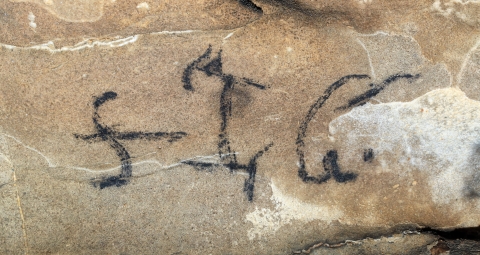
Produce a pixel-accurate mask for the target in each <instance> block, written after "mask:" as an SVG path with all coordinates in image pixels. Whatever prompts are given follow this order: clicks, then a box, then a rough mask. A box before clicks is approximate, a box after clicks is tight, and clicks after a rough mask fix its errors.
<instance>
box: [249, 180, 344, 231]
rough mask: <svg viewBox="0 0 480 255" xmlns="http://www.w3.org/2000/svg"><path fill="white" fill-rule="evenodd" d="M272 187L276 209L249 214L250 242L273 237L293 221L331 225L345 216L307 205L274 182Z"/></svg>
mask: <svg viewBox="0 0 480 255" xmlns="http://www.w3.org/2000/svg"><path fill="white" fill-rule="evenodd" d="M270 186H271V187H272V197H271V198H270V199H271V200H272V202H273V203H274V204H275V209H274V210H270V209H268V208H256V209H255V211H253V212H251V213H249V214H247V216H246V221H250V222H251V223H252V224H253V228H251V229H250V230H248V238H249V239H250V240H253V239H255V238H261V237H262V236H266V235H272V234H274V233H275V232H276V231H277V230H279V229H280V228H281V227H283V226H285V225H287V224H292V223H293V222H292V221H293V220H298V221H302V222H304V223H307V222H310V221H313V220H322V221H326V222H327V223H330V222H331V221H333V220H337V219H339V218H340V217H342V215H343V212H342V211H340V210H338V209H335V208H331V207H327V206H318V205H314V204H309V203H305V202H302V201H301V200H299V199H297V198H295V197H291V196H288V195H285V194H283V193H282V191H281V190H280V189H279V188H278V187H277V186H275V183H274V182H273V181H272V182H271V184H270Z"/></svg>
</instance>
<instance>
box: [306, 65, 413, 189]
mask: <svg viewBox="0 0 480 255" xmlns="http://www.w3.org/2000/svg"><path fill="white" fill-rule="evenodd" d="M419 77H420V74H416V75H411V74H394V75H391V76H389V77H388V78H387V79H385V80H384V81H382V82H381V83H379V84H374V83H371V84H370V87H372V89H369V90H367V91H366V92H364V93H362V94H360V95H358V96H356V97H354V98H352V99H350V100H349V101H348V103H347V104H346V105H343V106H340V107H338V108H336V110H346V109H349V108H353V107H356V106H359V105H362V104H364V103H366V102H367V101H368V100H369V99H370V98H372V97H374V96H376V95H377V94H378V93H380V92H381V91H382V90H384V89H385V88H386V87H387V86H388V85H389V84H391V83H392V82H395V81H397V80H398V79H402V78H403V79H407V80H409V81H412V80H414V79H417V78H419ZM367 78H370V77H369V76H368V75H365V74H353V75H347V76H344V77H342V78H340V79H339V80H337V81H336V82H334V83H333V84H331V85H330V86H329V87H328V88H327V89H326V90H325V92H324V93H323V95H322V96H320V97H319V98H318V99H317V100H316V101H315V103H314V104H313V105H312V106H311V107H310V109H309V111H308V113H307V115H306V116H305V118H304V120H303V122H302V124H301V125H300V127H299V129H298V136H297V140H296V144H297V156H298V163H299V166H298V177H300V179H302V181H304V182H307V183H316V184H320V183H324V182H326V181H328V180H329V179H330V178H331V177H333V178H334V179H335V181H337V182H348V181H352V180H355V178H356V177H357V174H354V173H349V172H346V173H342V172H341V171H340V167H339V166H338V163H337V159H338V154H337V151H336V150H329V151H327V154H326V156H324V158H323V168H324V170H325V172H326V173H325V174H324V175H323V176H322V175H320V176H318V177H315V176H309V175H308V172H307V169H306V164H305V141H304V139H305V137H306V133H307V130H308V124H309V123H310V121H311V120H312V119H313V118H314V117H315V115H316V114H317V112H318V110H319V109H320V108H322V106H323V105H324V104H325V102H326V101H327V100H328V98H330V96H331V95H332V93H333V92H335V91H336V90H337V89H339V88H340V87H342V86H343V85H345V84H346V83H347V82H349V81H350V80H360V79H367ZM372 158H373V151H371V153H370V151H369V152H368V153H367V155H365V156H364V161H369V160H370V161H371V159H372Z"/></svg>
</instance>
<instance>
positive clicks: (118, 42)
mask: <svg viewBox="0 0 480 255" xmlns="http://www.w3.org/2000/svg"><path fill="white" fill-rule="evenodd" d="M138 37H139V36H138V35H133V36H129V37H125V38H116V39H115V40H111V41H97V40H93V39H86V40H83V41H81V42H79V43H77V44H75V45H74V46H64V47H62V48H59V49H57V48H55V44H54V43H53V41H49V42H47V43H44V44H39V45H33V46H30V47H18V46H14V45H8V44H0V47H4V48H6V49H10V50H13V49H25V50H46V51H50V52H51V53H57V52H62V51H77V50H82V49H85V48H93V47H111V48H116V47H122V46H125V45H127V44H130V43H134V42H136V41H137V40H138Z"/></svg>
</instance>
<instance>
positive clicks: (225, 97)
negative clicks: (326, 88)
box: [182, 45, 273, 201]
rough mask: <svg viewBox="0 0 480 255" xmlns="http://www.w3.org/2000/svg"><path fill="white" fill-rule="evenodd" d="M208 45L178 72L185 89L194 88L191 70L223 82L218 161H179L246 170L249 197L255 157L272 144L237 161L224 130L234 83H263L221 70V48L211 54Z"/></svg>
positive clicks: (200, 166) (249, 197)
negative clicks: (247, 161) (244, 162)
mask: <svg viewBox="0 0 480 255" xmlns="http://www.w3.org/2000/svg"><path fill="white" fill-rule="evenodd" d="M211 55H212V46H211V45H210V46H209V47H208V49H207V50H206V51H205V52H204V53H203V54H202V55H201V56H200V57H198V58H197V59H195V60H194V61H193V62H191V63H190V64H189V65H187V67H186V68H185V70H184V72H183V76H182V82H183V88H184V89H185V90H189V91H194V88H193V86H192V75H193V73H194V71H200V72H202V73H204V74H206V75H207V76H215V77H218V78H220V80H221V81H222V83H223V88H222V92H221V94H220V108H219V114H220V118H221V122H220V133H219V135H218V138H219V140H218V144H217V148H218V154H219V155H220V160H221V163H220V164H216V163H209V162H201V161H195V160H186V161H183V162H182V163H184V164H187V165H190V166H192V167H194V168H195V169H197V170H208V169H212V167H215V166H223V167H227V168H228V169H230V171H237V170H244V171H246V172H247V173H248V178H247V179H246V180H245V183H244V192H245V194H246V196H247V200H248V201H253V191H254V189H255V176H256V173H257V160H258V158H260V157H261V156H262V155H263V154H264V153H265V152H266V151H268V149H269V148H270V147H271V146H272V145H273V144H272V143H271V144H269V145H267V146H265V147H264V148H263V150H260V151H258V152H257V153H256V154H255V155H254V156H253V157H252V158H251V159H250V161H249V163H248V165H245V164H240V163H238V161H237V157H236V153H235V151H234V150H233V149H232V147H231V145H230V139H229V134H228V124H229V119H230V117H231V116H232V96H233V93H234V89H235V85H241V86H252V87H254V88H258V89H261V90H265V89H266V88H267V86H265V85H262V84H259V83H256V82H254V81H253V80H251V79H248V78H239V77H235V76H233V75H231V74H225V73H223V66H222V51H221V50H220V51H219V52H218V54H217V55H216V56H215V57H212V56H211Z"/></svg>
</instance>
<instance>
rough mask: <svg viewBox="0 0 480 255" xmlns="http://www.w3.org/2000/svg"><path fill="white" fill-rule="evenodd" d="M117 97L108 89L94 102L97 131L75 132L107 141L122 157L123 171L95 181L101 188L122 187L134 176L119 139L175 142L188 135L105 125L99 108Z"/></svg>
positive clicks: (76, 135) (89, 139) (94, 118)
mask: <svg viewBox="0 0 480 255" xmlns="http://www.w3.org/2000/svg"><path fill="white" fill-rule="evenodd" d="M115 98H117V93H115V92H113V91H108V92H105V93H103V95H101V96H100V97H96V98H95V101H94V102H93V108H94V112H93V118H92V120H93V125H94V126H95V129H96V131H97V133H95V134H91V135H81V134H75V138H77V139H83V140H85V141H88V142H106V143H108V145H110V147H111V148H112V149H114V150H115V153H116V154H117V156H118V157H119V159H120V162H121V173H120V175H117V176H110V177H106V178H103V179H101V180H100V181H99V182H98V181H97V182H93V184H94V186H95V187H97V186H99V187H100V189H103V188H106V187H110V186H116V187H120V186H122V185H125V184H127V183H128V180H129V178H130V177H131V176H132V161H131V156H130V153H128V151H127V149H126V148H125V146H124V145H123V144H122V143H120V142H119V140H136V139H144V140H161V139H167V141H168V142H175V141H177V140H179V139H181V138H183V137H184V136H186V135H187V133H185V132H170V133H167V132H147V133H145V132H118V131H115V130H114V129H113V128H112V127H109V126H107V125H103V124H101V123H100V115H99V114H98V108H99V107H100V106H101V105H103V104H104V103H105V102H107V101H109V100H114V99H115Z"/></svg>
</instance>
